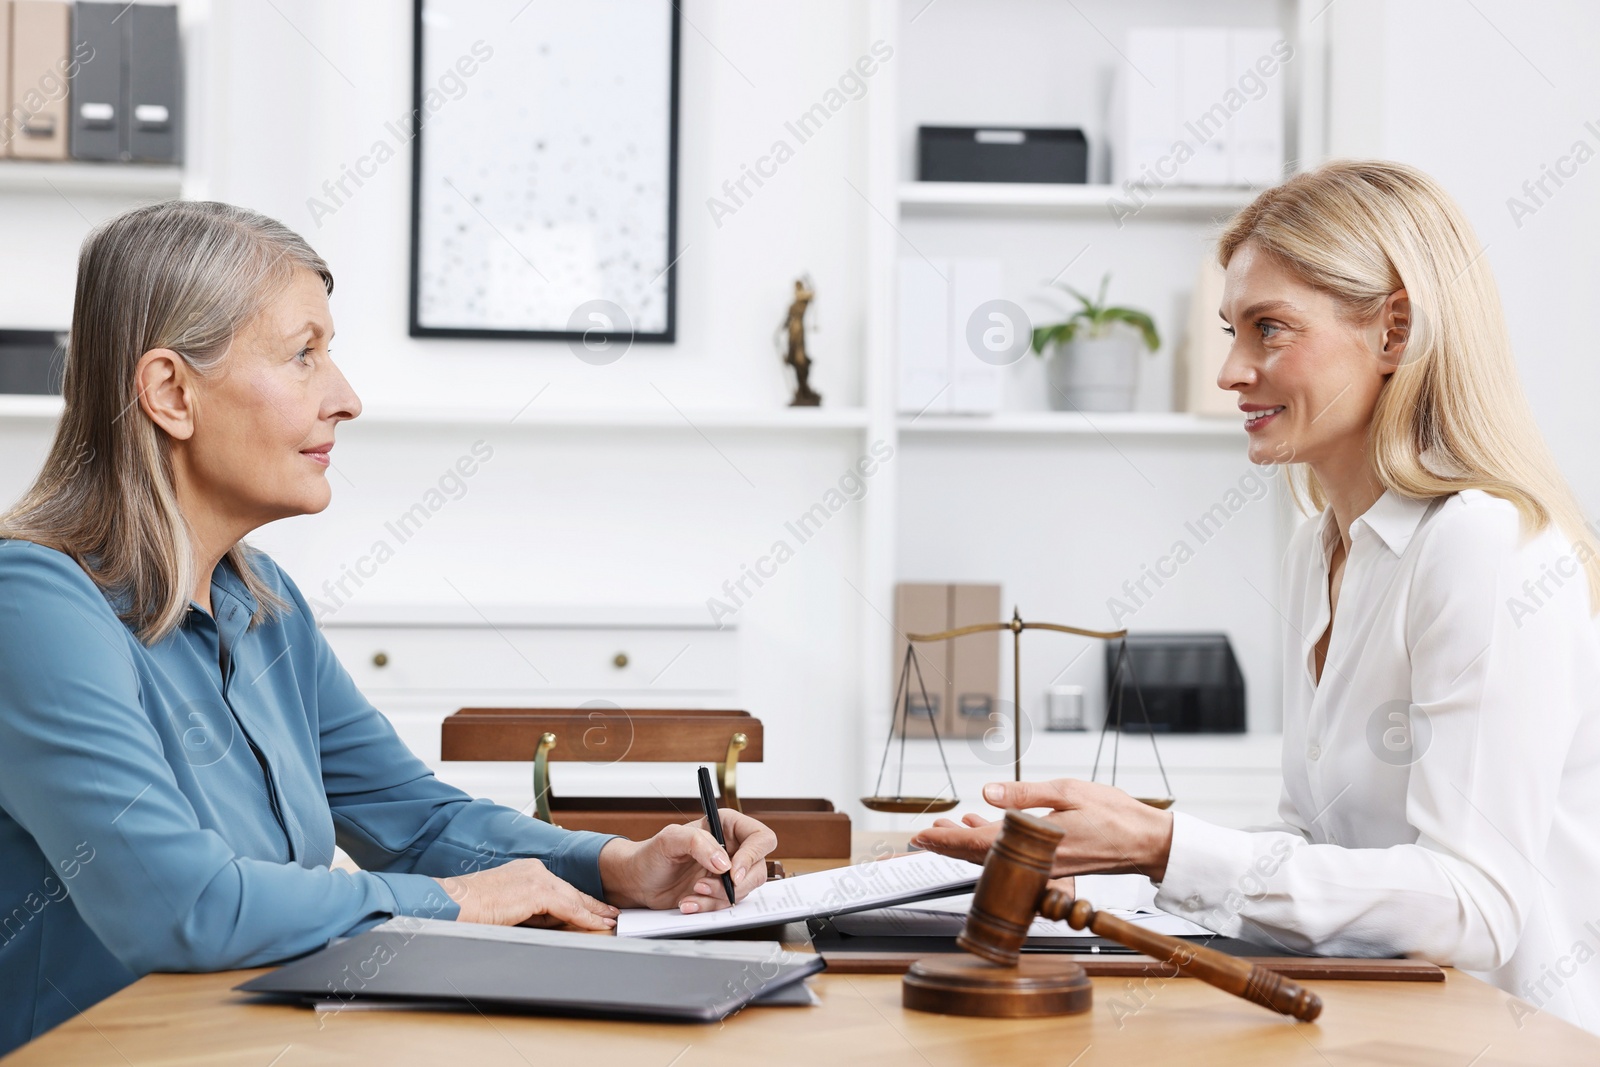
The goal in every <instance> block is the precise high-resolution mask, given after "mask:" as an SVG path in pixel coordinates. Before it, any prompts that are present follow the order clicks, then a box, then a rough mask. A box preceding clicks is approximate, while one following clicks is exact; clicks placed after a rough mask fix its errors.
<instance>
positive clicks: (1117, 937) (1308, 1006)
mask: <svg viewBox="0 0 1600 1067" xmlns="http://www.w3.org/2000/svg"><path fill="white" fill-rule="evenodd" d="M1039 914H1040V915H1042V916H1044V917H1045V918H1046V919H1056V920H1060V919H1065V920H1066V921H1067V924H1068V925H1069V926H1071V927H1072V928H1073V929H1074V930H1083V929H1085V928H1087V929H1089V930H1091V931H1092V932H1094V933H1096V934H1098V935H1099V936H1101V937H1104V938H1107V939H1109V940H1112V941H1115V942H1117V943H1118V944H1121V945H1126V946H1127V947H1129V948H1131V949H1133V950H1135V951H1137V952H1142V953H1144V954H1145V955H1146V956H1151V957H1154V958H1155V959H1158V960H1161V961H1163V962H1165V963H1167V964H1170V965H1171V966H1172V967H1173V968H1175V969H1176V970H1177V971H1178V973H1180V974H1185V975H1188V976H1189V977H1191V978H1198V979H1200V980H1201V981H1202V982H1209V983H1210V984H1211V985H1214V986H1216V987H1217V988H1218V989H1221V990H1224V991H1226V992H1229V993H1232V994H1234V995H1235V996H1239V997H1243V998H1244V999H1246V1000H1249V1001H1254V1002H1255V1003H1257V1004H1259V1005H1261V1006H1262V1007H1263V1008H1271V1009H1272V1010H1273V1011H1275V1012H1278V1013H1280V1014H1283V1015H1292V1016H1294V1017H1295V1018H1296V1019H1299V1020H1300V1021H1301V1022H1307V1023H1308V1022H1311V1021H1312V1020H1313V1019H1315V1018H1316V1017H1317V1016H1318V1015H1319V1014H1321V1012H1322V998H1321V997H1319V996H1317V995H1316V994H1315V993H1313V992H1311V990H1309V989H1306V988H1305V987H1304V986H1302V985H1300V984H1299V983H1298V982H1295V981H1293V980H1292V979H1288V978H1285V977H1284V976H1283V975H1281V974H1279V973H1278V972H1276V971H1271V970H1268V969H1267V968H1265V967H1258V966H1256V965H1255V964H1253V963H1251V962H1250V961H1248V960H1242V959H1239V958H1238V957H1236V956H1229V955H1227V954H1225V953H1222V952H1218V951H1217V950H1216V949H1214V948H1206V947H1204V946H1203V945H1195V944H1191V943H1189V942H1187V941H1180V940H1178V939H1177V938H1175V937H1169V936H1167V935H1166V934H1158V933H1156V932H1155V931H1154V930H1147V929H1145V928H1144V927H1142V926H1138V925H1136V924H1134V923H1131V922H1128V921H1127V920H1126V919H1119V918H1117V916H1115V915H1107V914H1106V913H1105V912H1103V911H1095V910H1094V905H1092V904H1090V903H1089V902H1088V901H1087V900H1075V899H1074V898H1073V897H1071V896H1068V895H1067V894H1066V893H1063V892H1062V891H1061V890H1059V889H1052V890H1050V891H1049V892H1048V893H1046V894H1045V897H1044V900H1043V901H1042V902H1041V903H1040V905H1039Z"/></svg>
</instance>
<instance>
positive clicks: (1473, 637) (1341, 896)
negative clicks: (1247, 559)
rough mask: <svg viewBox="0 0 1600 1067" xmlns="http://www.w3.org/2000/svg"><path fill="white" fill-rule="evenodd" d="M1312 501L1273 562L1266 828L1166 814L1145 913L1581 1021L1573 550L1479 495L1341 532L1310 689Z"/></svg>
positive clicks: (1395, 511) (1516, 1013) (1580, 790)
mask: <svg viewBox="0 0 1600 1067" xmlns="http://www.w3.org/2000/svg"><path fill="white" fill-rule="evenodd" d="M1338 536H1339V534H1338V527H1337V525H1336V524H1335V522H1334V520H1333V514H1332V512H1331V511H1327V512H1324V513H1323V514H1322V515H1321V516H1317V517H1314V518H1312V519H1310V520H1309V521H1307V522H1306V523H1304V524H1303V525H1302V526H1301V527H1300V529H1299V530H1298V531H1296V533H1295V535H1294V537H1293V538H1292V540H1291V543H1290V547H1289V552H1288V555H1287V557H1286V559H1285V563H1284V583H1283V591H1284V598H1285V604H1284V605H1283V610H1282V615H1283V617H1284V620H1285V622H1286V623H1287V627H1286V630H1285V646H1284V647H1285V651H1286V659H1285V667H1286V669H1285V671H1284V692H1283V779H1284V788H1283V796H1282V799H1281V801H1280V802H1279V807H1278V815H1279V818H1280V819H1281V820H1282V824H1281V825H1279V826H1275V827H1271V828H1267V829H1263V830H1229V829H1223V828H1221V827H1218V826H1214V825H1211V824H1209V823H1206V822H1203V821H1201V820H1199V819H1196V818H1194V817H1192V816H1189V815H1186V814H1183V813H1182V812H1179V813H1177V814H1176V815H1175V818H1174V823H1173V833H1172V853H1171V858H1170V860H1169V862H1168V865H1167V873H1166V880H1165V881H1164V882H1163V883H1162V884H1161V886H1160V888H1159V892H1158V893H1157V895H1156V904H1157V905H1158V906H1159V907H1161V908H1162V909H1164V910H1166V911H1170V912H1174V913H1176V914H1179V915H1183V916H1185V917H1187V918H1189V919H1192V920H1193V921H1195V922H1197V923H1199V924H1201V925H1202V926H1205V927H1207V928H1208V929H1212V930H1215V931H1217V932H1218V933H1221V934H1224V935H1227V936H1233V937H1244V938H1247V939H1250V940H1254V941H1257V942H1261V943H1265V944H1270V945H1279V946H1283V947H1286V948H1288V949H1291V950H1294V951H1297V952H1312V953H1319V954H1322V955H1342V956H1386V955H1406V956H1413V957H1421V958H1424V959H1429V960H1433V961H1434V962H1437V963H1440V964H1445V965H1452V966H1456V967H1460V968H1462V969H1464V970H1467V971H1469V972H1472V973H1475V974H1476V975H1477V976H1478V977H1480V978H1483V979H1484V980H1486V981H1488V982H1491V983H1493V984H1494V985H1496V986H1498V987H1499V988H1501V989H1503V990H1506V991H1507V992H1509V993H1513V994H1515V995H1516V996H1517V997H1520V998H1522V1000H1516V999H1513V998H1511V997H1507V998H1506V1010H1507V1011H1508V1012H1509V1013H1510V1014H1511V1016H1512V1017H1513V1019H1516V1020H1518V1021H1520V1020H1521V1019H1522V1018H1525V1017H1527V1016H1529V1015H1532V1014H1533V1013H1534V1012H1536V1011H1548V1012H1551V1013H1553V1014H1555V1015H1558V1016H1560V1017H1562V1018H1565V1019H1567V1020H1569V1021H1571V1022H1573V1023H1576V1024H1577V1025H1579V1026H1582V1027H1585V1028H1586V1029H1589V1030H1594V1031H1600V631H1597V628H1596V624H1595V621H1594V620H1593V619H1592V618H1591V616H1590V613H1589V593H1588V587H1587V584H1586V582H1587V579H1586V577H1585V574H1584V571H1583V568H1582V566H1581V563H1582V560H1583V558H1584V557H1583V556H1582V555H1581V553H1578V552H1575V551H1574V549H1573V547H1572V544H1571V542H1570V541H1569V540H1568V539H1567V538H1566V537H1565V536H1564V535H1563V534H1562V533H1561V532H1560V531H1559V530H1558V529H1556V528H1555V527H1554V525H1553V524H1552V525H1551V526H1549V527H1547V528H1546V529H1545V530H1543V531H1542V532H1540V533H1538V534H1536V535H1534V536H1532V537H1531V538H1529V537H1524V536H1523V535H1522V534H1521V532H1520V528H1519V522H1518V514H1517V511H1516V508H1515V507H1514V506H1513V505H1512V504H1510V503H1509V502H1507V501H1505V500H1502V499H1500V498H1498V497H1493V496H1490V495H1488V494H1486V493H1484V492H1481V491H1478V490H1468V491H1466V492H1462V493H1457V494H1453V495H1450V496H1445V497H1439V498H1437V499H1435V500H1433V501H1427V500H1414V499H1411V498H1408V497H1404V496H1400V495H1398V494H1396V493H1394V492H1387V493H1385V494H1384V495H1383V496H1382V497H1381V498H1380V499H1379V500H1378V501H1377V503H1375V504H1373V505H1372V507H1371V508H1370V509H1369V510H1368V511H1367V513H1366V514H1364V515H1362V516H1361V517H1360V518H1359V519H1357V520H1355V522H1353V523H1352V524H1351V527H1350V537H1351V546H1350V553H1349V559H1348V560H1347V561H1346V564H1345V571H1344V578H1343V583H1342V585H1341V589H1340V594H1339V613H1338V618H1337V619H1336V620H1335V625H1334V628H1333V636H1332V639H1331V641H1330V643H1329V647H1328V655H1327V661H1326V663H1325V665H1324V668H1323V674H1322V680H1321V682H1320V683H1318V682H1317V681H1316V675H1315V673H1314V659H1313V656H1314V649H1315V645H1316V643H1317V641H1318V640H1320V638H1321V636H1322V633H1323V631H1324V630H1325V629H1326V628H1327V625H1328V614H1329V612H1328V561H1329V557H1330V554H1331V551H1332V548H1333V545H1334V543H1335V539H1336V538H1337V537H1338Z"/></svg>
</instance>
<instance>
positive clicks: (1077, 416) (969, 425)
mask: <svg viewBox="0 0 1600 1067" xmlns="http://www.w3.org/2000/svg"><path fill="white" fill-rule="evenodd" d="M899 426H900V432H901V433H902V434H908V435H926V434H1044V435H1052V434H1062V435H1077V436H1092V437H1112V436H1141V437H1228V438H1242V437H1244V435H1245V432H1244V421H1243V419H1242V418H1240V419H1236V418H1225V417H1222V416H1209V415H1195V414H1192V413H1190V412H1187V411H1106V412H1091V413H1089V414H1083V413H1081V412H1076V411H1002V412H996V413H995V414H993V415H922V416H912V417H910V418H907V417H903V416H902V417H901V419H900V421H899Z"/></svg>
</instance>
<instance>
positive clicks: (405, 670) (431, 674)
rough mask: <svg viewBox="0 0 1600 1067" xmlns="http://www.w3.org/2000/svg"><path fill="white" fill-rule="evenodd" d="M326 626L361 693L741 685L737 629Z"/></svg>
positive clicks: (578, 690) (680, 688)
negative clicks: (735, 651)
mask: <svg viewBox="0 0 1600 1067" xmlns="http://www.w3.org/2000/svg"><path fill="white" fill-rule="evenodd" d="M325 632H326V634H327V638H328V643H329V644H330V645H332V646H333V650H334V652H335V653H336V654H337V655H338V657H339V661H340V662H341V663H343V664H344V666H345V669H346V670H348V671H349V672H350V676H351V677H352V678H354V679H355V680H356V684H357V685H359V686H361V688H362V690H363V691H369V690H371V691H377V690H395V691H404V692H415V691H418V690H431V691H451V692H454V691H461V690H487V689H493V690H512V691H521V690H530V691H556V692H562V693H587V692H594V693H597V694H598V693H600V692H602V691H604V692H608V693H624V694H631V693H642V692H651V691H654V692H697V693H698V692H708V691H717V690H731V689H733V688H734V687H735V686H736V684H737V678H736V677H735V672H734V668H735V666H736V664H735V662H734V657H733V634H732V633H731V632H718V631H715V630H712V631H705V632H701V631H684V630H657V629H636V628H623V627H616V628H610V627H607V628H593V629H587V628H586V629H554V628H547V627H531V626H494V627H489V626H461V627H443V626H430V627H380V626H359V627H354V626H353V627H349V628H344V627H333V626H330V627H328V628H327V630H326V631H325Z"/></svg>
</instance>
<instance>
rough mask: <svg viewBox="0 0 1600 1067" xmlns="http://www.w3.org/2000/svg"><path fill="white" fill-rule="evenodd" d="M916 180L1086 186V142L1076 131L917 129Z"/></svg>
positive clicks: (923, 127) (1024, 128)
mask: <svg viewBox="0 0 1600 1067" xmlns="http://www.w3.org/2000/svg"><path fill="white" fill-rule="evenodd" d="M917 178H918V180H919V181H925V182H1052V183H1053V182H1066V183H1070V184H1075V185H1082V184H1084V183H1085V182H1087V181H1088V180H1089V142H1088V140H1087V139H1086V138H1085V137H1084V136H1083V131H1082V130H1079V129H1072V128H1063V129H1040V128H1028V127H1021V126H919V127H917Z"/></svg>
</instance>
